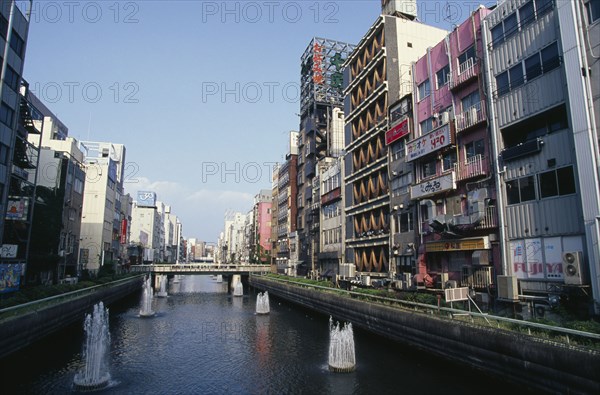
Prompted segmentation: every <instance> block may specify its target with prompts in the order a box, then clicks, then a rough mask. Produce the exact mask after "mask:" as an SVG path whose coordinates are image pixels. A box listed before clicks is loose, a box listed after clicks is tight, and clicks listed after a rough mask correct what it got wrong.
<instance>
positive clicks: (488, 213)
mask: <svg viewBox="0 0 600 395" xmlns="http://www.w3.org/2000/svg"><path fill="white" fill-rule="evenodd" d="M497 227H498V209H497V208H496V207H495V206H489V207H487V208H486V209H485V216H484V217H483V219H482V220H481V222H480V223H479V225H477V226H476V227H475V229H493V228H497Z"/></svg>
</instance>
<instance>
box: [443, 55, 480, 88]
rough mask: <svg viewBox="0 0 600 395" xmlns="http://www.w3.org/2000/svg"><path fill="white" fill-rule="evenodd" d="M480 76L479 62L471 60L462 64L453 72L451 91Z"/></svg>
mask: <svg viewBox="0 0 600 395" xmlns="http://www.w3.org/2000/svg"><path fill="white" fill-rule="evenodd" d="M477 74H479V62H477V60H475V58H469V59H467V60H466V61H465V62H463V63H461V64H460V65H459V66H458V68H457V69H454V70H453V71H452V78H451V79H450V89H453V88H455V87H457V86H459V85H460V84H462V83H464V82H466V81H468V80H470V79H471V78H473V77H475V76H477Z"/></svg>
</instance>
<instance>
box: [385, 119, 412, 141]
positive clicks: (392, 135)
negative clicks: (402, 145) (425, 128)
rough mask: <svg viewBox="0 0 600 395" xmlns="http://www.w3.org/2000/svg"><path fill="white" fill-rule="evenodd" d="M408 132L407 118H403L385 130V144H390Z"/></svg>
mask: <svg viewBox="0 0 600 395" xmlns="http://www.w3.org/2000/svg"><path fill="white" fill-rule="evenodd" d="M409 133H410V127H409V123H408V118H405V119H404V120H403V121H402V122H400V123H399V124H398V125H396V126H394V127H393V128H391V129H390V130H388V131H387V132H385V144H386V145H390V144H391V143H393V142H394V141H396V140H398V139H399V138H402V137H404V136H406V135H407V134H409Z"/></svg>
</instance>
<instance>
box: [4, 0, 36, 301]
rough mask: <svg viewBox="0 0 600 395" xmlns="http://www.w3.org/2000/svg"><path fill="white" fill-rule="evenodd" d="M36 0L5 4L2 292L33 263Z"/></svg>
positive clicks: (16, 283)
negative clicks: (27, 76)
mask: <svg viewBox="0 0 600 395" xmlns="http://www.w3.org/2000/svg"><path fill="white" fill-rule="evenodd" d="M31 4H32V2H31V1H24V2H17V1H2V2H1V3H0V51H1V52H0V210H1V212H2V213H3V215H1V216H0V240H2V255H1V256H0V277H1V278H2V280H4V281H2V284H5V285H4V286H3V287H2V288H0V293H4V292H12V291H15V290H17V289H18V288H19V286H20V281H21V276H22V275H24V274H25V270H26V268H27V263H28V250H29V241H30V232H31V221H32V213H33V204H34V191H35V180H36V175H35V169H36V168H37V158H35V156H36V155H37V154H36V150H35V149H32V147H31V146H30V143H29V142H28V136H29V134H30V133H31V134H36V135H39V134H40V133H41V130H38V129H37V128H36V127H35V126H34V125H33V119H34V118H41V116H39V114H36V112H35V109H34V108H33V107H32V106H31V103H29V102H28V99H27V96H28V94H27V90H28V87H27V84H26V83H22V75H23V65H24V61H25V49H26V45H27V36H28V32H29V15H28V13H27V10H26V9H25V8H26V7H29V9H30V8H31ZM38 137H39V136H38Z"/></svg>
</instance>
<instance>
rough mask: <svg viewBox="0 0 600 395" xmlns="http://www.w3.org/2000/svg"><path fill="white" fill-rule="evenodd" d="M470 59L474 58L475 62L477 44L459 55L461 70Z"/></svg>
mask: <svg viewBox="0 0 600 395" xmlns="http://www.w3.org/2000/svg"><path fill="white" fill-rule="evenodd" d="M469 59H473V63H475V46H474V45H471V46H470V47H469V48H467V50H466V51H465V52H463V53H462V54H461V55H459V56H458V65H459V67H458V68H459V70H461V71H463V68H462V67H460V66H461V65H463V64H465V63H466V62H467V61H468V60H469Z"/></svg>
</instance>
